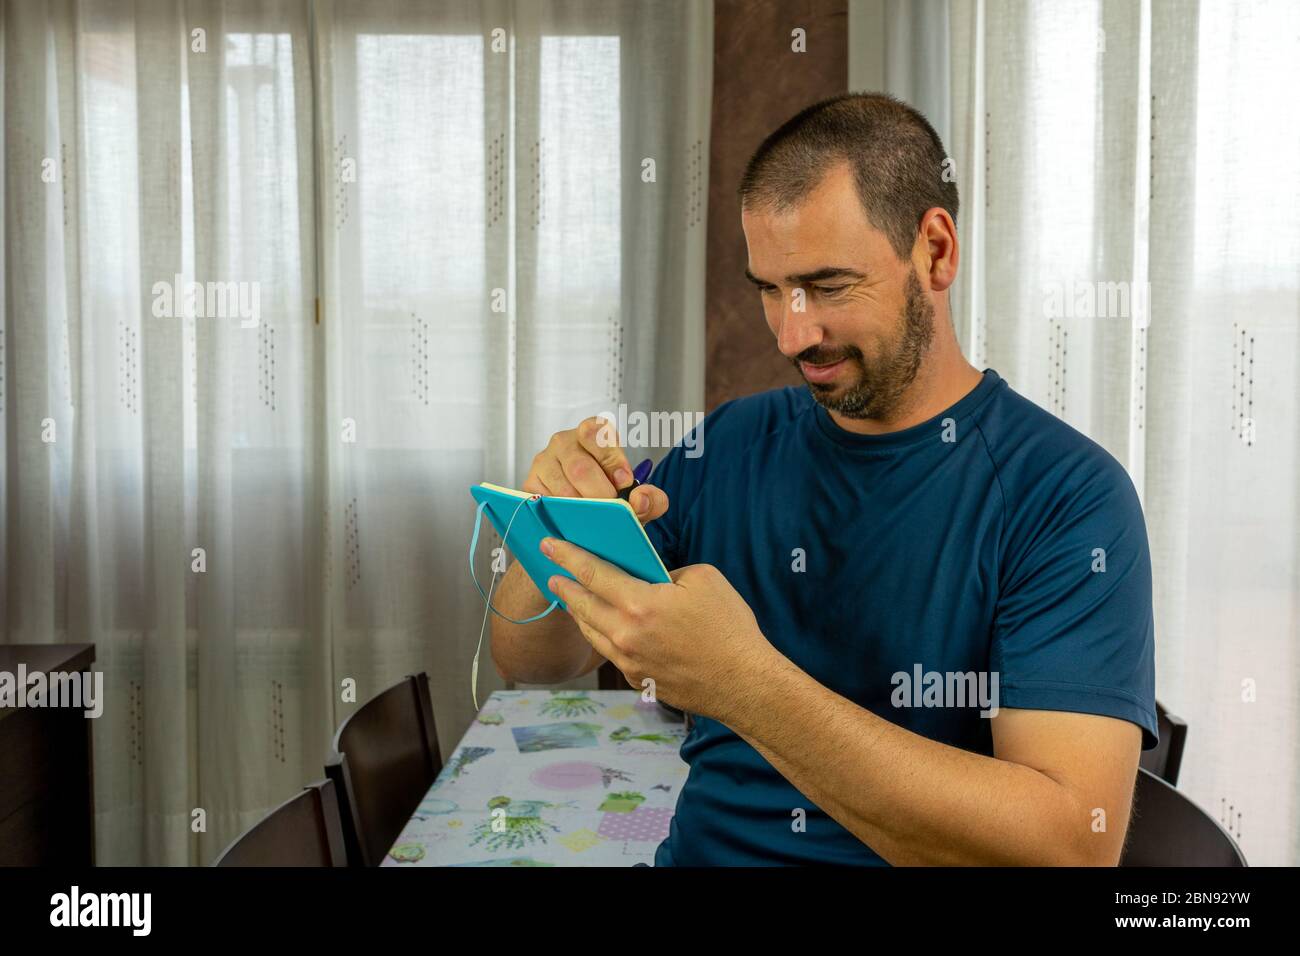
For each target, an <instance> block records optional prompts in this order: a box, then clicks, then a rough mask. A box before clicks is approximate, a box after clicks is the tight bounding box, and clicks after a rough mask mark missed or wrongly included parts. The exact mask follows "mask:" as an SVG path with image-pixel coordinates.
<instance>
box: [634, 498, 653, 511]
mask: <svg viewBox="0 0 1300 956" xmlns="http://www.w3.org/2000/svg"><path fill="white" fill-rule="evenodd" d="M649 510H650V502H649V501H647V500H646V496H645V495H638V496H637V499H636V513H637V514H639V515H643V514H645V513H646V512H647V511H649Z"/></svg>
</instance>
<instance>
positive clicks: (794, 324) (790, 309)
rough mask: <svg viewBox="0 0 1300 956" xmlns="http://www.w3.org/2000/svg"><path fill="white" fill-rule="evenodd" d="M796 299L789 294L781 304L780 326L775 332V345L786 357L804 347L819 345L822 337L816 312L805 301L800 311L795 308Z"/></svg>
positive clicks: (792, 355) (793, 354) (791, 356)
mask: <svg viewBox="0 0 1300 956" xmlns="http://www.w3.org/2000/svg"><path fill="white" fill-rule="evenodd" d="M796 301H797V299H796V297H795V296H793V295H791V296H789V297H788V298H787V299H786V300H785V302H784V303H783V304H782V307H781V326H780V328H779V329H778V331H777V334H776V347H777V348H778V349H779V350H780V351H781V354H782V355H784V356H785V357H786V358H794V357H795V356H796V355H798V354H799V353H800V352H803V351H804V350H805V349H810V348H812V347H813V346H816V345H820V344H821V342H822V338H823V335H822V329H821V326H820V325H819V324H818V323H817V317H816V314H815V313H814V312H813V310H812V309H810V308H808V306H807V301H806V300H805V302H804V307H803V309H802V310H801V311H800V310H797V309H796V308H795V303H796Z"/></svg>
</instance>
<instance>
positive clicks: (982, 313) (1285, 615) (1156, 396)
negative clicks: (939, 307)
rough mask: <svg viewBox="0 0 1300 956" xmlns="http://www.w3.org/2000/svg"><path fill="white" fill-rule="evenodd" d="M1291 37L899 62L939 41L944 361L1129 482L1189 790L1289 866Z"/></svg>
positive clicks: (1299, 149)
mask: <svg viewBox="0 0 1300 956" xmlns="http://www.w3.org/2000/svg"><path fill="white" fill-rule="evenodd" d="M1298 17H1300V11H1298V10H1297V8H1296V7H1295V5H1294V4H1288V3H1270V2H1260V3H1245V2H1235V0H1222V2H1215V3H1195V2H1193V3H1187V2H1180V0H1146V2H1141V3H1129V2H1118V0H1070V2H1061V3H1043V2H1030V0H951V3H949V4H947V5H946V10H945V11H943V12H941V13H940V14H939V15H938V16H936V17H935V18H933V19H930V20H927V21H926V24H925V27H926V30H927V31H928V33H929V34H930V36H929V37H928V38H927V37H920V38H918V37H913V38H912V41H911V43H910V45H909V44H904V45H903V46H902V47H900V46H899V44H897V43H895V44H893V45H891V46H890V52H889V57H890V61H891V62H895V63H897V62H899V61H900V60H905V59H907V58H909V57H910V58H911V59H912V60H913V61H915V62H916V63H917V64H918V66H923V65H924V63H925V62H926V57H927V55H928V52H927V51H930V50H932V49H933V47H934V44H935V37H936V36H938V35H940V34H942V33H948V34H950V37H951V52H950V57H951V77H952V81H951V89H950V91H949V95H948V101H949V104H950V106H951V111H952V136H951V139H950V141H948V142H947V146H948V148H949V150H950V151H951V153H952V155H953V157H954V159H955V160H956V164H955V165H956V169H957V182H958V184H959V187H960V188H961V192H962V213H961V216H960V218H959V223H958V225H959V232H960V234H961V238H962V243H963V249H962V256H963V263H962V272H963V273H964V275H962V276H961V277H959V282H958V286H957V290H956V292H955V293H954V300H953V301H954V322H955V323H956V326H957V329H958V334H959V337H960V341H962V343H963V346H964V348H965V349H966V353H967V356H968V357H969V358H970V359H971V361H972V362H974V363H976V364H978V365H980V366H984V365H989V366H992V367H994V368H996V369H998V371H999V372H1000V373H1001V374H1002V375H1003V376H1004V377H1005V378H1007V379H1008V380H1009V381H1010V382H1011V384H1012V385H1013V386H1014V387H1015V388H1017V389H1018V390H1020V391H1021V392H1022V393H1024V394H1026V395H1027V396H1029V397H1030V398H1032V399H1033V400H1034V401H1036V402H1037V403H1038V404H1040V405H1042V406H1043V407H1045V408H1047V409H1049V410H1050V411H1052V412H1053V413H1054V414H1056V415H1058V416H1059V417H1061V418H1063V419H1065V420H1066V421H1068V422H1070V423H1071V424H1072V425H1074V426H1075V427H1076V428H1078V429H1080V430H1081V431H1083V432H1084V433H1086V434H1088V435H1089V436H1090V437H1092V438H1093V439H1095V440H1096V441H1098V442H1099V443H1101V444H1102V445H1103V446H1105V447H1106V448H1107V449H1108V450H1109V451H1110V452H1111V453H1112V454H1113V455H1114V456H1115V457H1116V458H1117V459H1119V460H1120V461H1121V462H1123V463H1124V465H1125V466H1126V467H1127V468H1128V470H1129V472H1130V474H1131V475H1132V477H1133V479H1134V482H1135V484H1136V485H1137V487H1138V489H1139V491H1140V493H1141V494H1142V498H1143V504H1144V508H1145V512H1146V519H1147V525H1148V533H1149V536H1150V539H1151V548H1152V560H1153V571H1154V600H1155V609H1156V640H1157V649H1156V667H1157V682H1156V692H1157V697H1158V698H1159V699H1160V701H1161V703H1163V704H1164V705H1166V706H1167V707H1168V708H1169V709H1170V710H1171V711H1173V712H1174V713H1176V714H1178V715H1179V716H1181V717H1183V718H1184V719H1186V720H1187V721H1188V723H1189V727H1190V729H1189V732H1188V741H1187V752H1186V755H1185V757H1184V761H1183V770H1182V775H1181V777H1180V781H1179V785H1180V788H1181V789H1183V790H1185V791H1186V792H1187V793H1188V794H1189V795H1190V796H1192V797H1193V799H1195V800H1197V802H1199V803H1200V804H1201V806H1202V807H1203V808H1205V809H1206V810H1207V811H1208V812H1209V813H1211V814H1212V815H1213V816H1215V817H1216V818H1218V819H1219V820H1220V821H1221V822H1222V823H1223V824H1224V826H1225V827H1227V828H1228V829H1229V830H1230V831H1231V832H1232V833H1233V834H1234V835H1235V836H1237V838H1238V840H1239V842H1240V843H1241V845H1242V847H1243V850H1244V852H1245V853H1246V856H1247V858H1248V859H1249V860H1250V861H1251V862H1252V863H1258V864H1294V863H1295V862H1296V861H1297V860H1300V826H1298V825H1297V822H1296V821H1297V813H1296V810H1297V803H1298V802H1300V754H1298V753H1297V747H1296V737H1297V729H1300V670H1298V669H1297V652H1296V647H1297V638H1298V637H1300V614H1298V611H1297V596H1298V595H1300V560H1298V555H1297V548H1298V546H1300V540H1298V539H1297V535H1296V531H1295V529H1296V526H1297V524H1296V522H1297V518H1298V517H1300V515H1297V508H1296V501H1297V500H1298V498H1300V496H1297V494H1296V488H1297V484H1298V483H1300V461H1298V460H1297V458H1298V455H1297V451H1296V449H1297V443H1296V442H1295V440H1294V434H1293V433H1294V430H1295V427H1296V426H1295V423H1296V421H1298V420H1300V415H1298V414H1297V413H1300V407H1297V406H1298V404H1300V402H1298V399H1300V395H1298V394H1297V389H1296V387H1295V381H1296V380H1297V377H1300V366H1298V364H1297V363H1298V361H1300V355H1298V346H1300V335H1298V333H1297V326H1298V324H1300V323H1298V322H1297V319H1300V224H1297V222H1296V217H1295V215H1294V210H1296V209H1300V135H1298V134H1297V133H1296V130H1297V129H1300V126H1298V125H1297V118H1300V117H1298V116H1297V112H1298V110H1300V108H1298V107H1297V106H1296V105H1295V104H1294V103H1293V102H1291V101H1290V100H1287V99H1286V98H1283V99H1282V100H1278V99H1277V98H1275V97H1273V96H1271V95H1269V94H1268V91H1270V90H1276V89H1290V88H1292V87H1294V85H1295V82H1296V80H1297V78H1300V72H1298V68H1297V66H1296V63H1297V62H1300V21H1298V20H1297V18H1298ZM945 24H946V26H945ZM877 46H878V44H877ZM880 59H881V53H880V51H879V49H876V48H873V47H872V46H871V45H870V44H863V45H862V49H861V50H860V51H859V50H858V49H854V48H851V50H850V60H851V63H852V62H854V61H855V60H856V61H857V62H858V64H859V66H858V69H865V68H866V67H867V66H869V65H870V64H873V63H878V62H879V61H880ZM1266 104H1267V105H1266ZM1261 236H1266V237H1267V240H1266V241H1263V242H1261V241H1260V237H1261Z"/></svg>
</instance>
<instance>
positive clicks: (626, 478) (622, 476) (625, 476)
mask: <svg viewBox="0 0 1300 956" xmlns="http://www.w3.org/2000/svg"><path fill="white" fill-rule="evenodd" d="M631 481H632V472H630V471H628V470H627V469H626V468H620V469H618V470H617V471H616V472H614V487H615V488H622V487H623V486H624V485H626V484H628V483H630V482H631Z"/></svg>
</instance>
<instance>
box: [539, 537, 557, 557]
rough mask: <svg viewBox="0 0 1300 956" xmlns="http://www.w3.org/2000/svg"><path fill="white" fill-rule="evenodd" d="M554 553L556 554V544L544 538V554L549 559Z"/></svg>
mask: <svg viewBox="0 0 1300 956" xmlns="http://www.w3.org/2000/svg"><path fill="white" fill-rule="evenodd" d="M554 553H555V542H554V541H552V540H551V539H550V538H543V539H542V554H544V555H546V556H547V557H548V558H549V557H550V556H551V555H553V554H554Z"/></svg>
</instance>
